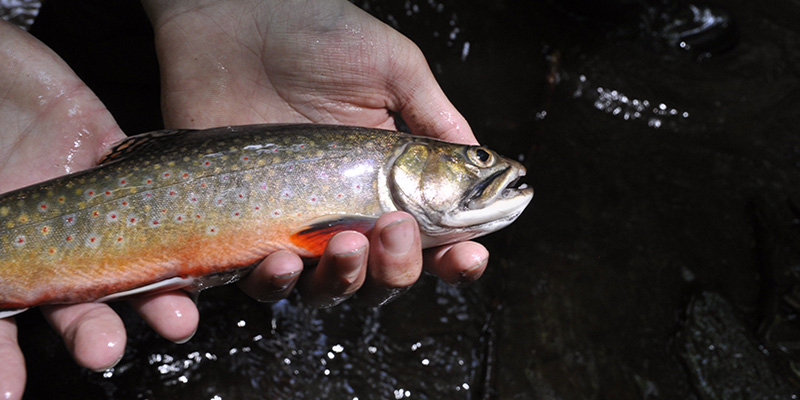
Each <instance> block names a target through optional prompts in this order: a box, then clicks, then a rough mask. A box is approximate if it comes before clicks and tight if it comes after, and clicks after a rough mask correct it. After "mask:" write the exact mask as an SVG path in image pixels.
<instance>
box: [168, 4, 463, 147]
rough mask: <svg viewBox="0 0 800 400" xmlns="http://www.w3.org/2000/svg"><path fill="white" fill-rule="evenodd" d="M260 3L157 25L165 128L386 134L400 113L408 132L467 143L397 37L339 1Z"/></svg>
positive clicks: (415, 54) (216, 8) (423, 68)
mask: <svg viewBox="0 0 800 400" xmlns="http://www.w3.org/2000/svg"><path fill="white" fill-rule="evenodd" d="M265 4H267V3H265V2H247V1H245V2H221V3H219V4H214V5H212V6H208V7H204V8H195V9H191V10H185V11H182V12H180V13H176V14H173V15H172V16H171V17H170V18H164V19H162V20H160V21H155V23H154V25H155V29H156V41H157V48H158V51H159V61H160V62H161V68H162V81H163V82H164V86H163V88H162V93H163V96H164V106H165V120H166V123H167V125H169V126H173V127H187V126H191V127H209V126H215V125H223V124H244V123H257V122H314V123H338V124H350V125H361V126H370V127H377V128H387V129H391V128H393V126H394V117H393V112H397V113H399V114H401V115H402V116H403V118H404V119H405V120H406V122H408V123H409V126H410V127H411V128H412V130H414V131H415V133H419V134H428V135H431V136H437V137H441V138H444V139H450V140H453V141H461V142H474V137H473V136H472V133H471V131H469V127H468V126H467V124H466V122H465V121H464V120H463V118H461V116H460V115H458V114H457V113H455V112H453V111H454V110H452V105H451V104H450V103H449V102H448V101H447V100H446V98H445V97H444V95H443V94H442V93H441V90H439V89H438V86H437V85H435V82H433V77H432V75H431V74H430V70H429V69H428V67H427V64H426V63H425V60H424V58H423V56H422V54H421V53H420V51H419V50H418V49H417V47H416V46H414V45H413V44H412V43H411V42H410V41H409V40H408V39H406V38H405V37H403V36H402V35H400V34H399V33H397V32H396V31H394V30H392V29H391V28H389V27H388V26H386V25H384V24H383V23H381V22H379V21H377V20H375V19H373V18H369V17H368V16H367V15H366V14H365V13H364V12H363V11H361V10H360V9H358V8H356V7H355V6H353V5H351V4H350V3H348V2H346V1H343V2H336V1H327V2H307V3H305V4H304V5H305V6H303V7H298V6H297V5H296V4H292V5H291V6H284V5H282V4H277V5H276V4H274V3H270V4H271V6H267V5H265ZM198 36H199V37H200V38H198ZM204 37H205V38H207V40H204ZM423 86H424V87H426V89H427V88H430V87H435V88H436V90H419V89H420V88H421V87H423Z"/></svg>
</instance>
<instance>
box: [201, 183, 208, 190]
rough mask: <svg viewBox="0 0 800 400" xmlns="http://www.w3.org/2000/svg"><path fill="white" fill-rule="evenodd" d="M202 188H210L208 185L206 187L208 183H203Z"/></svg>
mask: <svg viewBox="0 0 800 400" xmlns="http://www.w3.org/2000/svg"><path fill="white" fill-rule="evenodd" d="M200 187H201V188H203V189H205V188H207V187H208V185H206V183H205V182H203V183H201V184H200Z"/></svg>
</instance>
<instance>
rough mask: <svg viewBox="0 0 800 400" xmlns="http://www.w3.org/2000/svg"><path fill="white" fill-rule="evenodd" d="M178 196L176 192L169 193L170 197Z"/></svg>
mask: <svg viewBox="0 0 800 400" xmlns="http://www.w3.org/2000/svg"><path fill="white" fill-rule="evenodd" d="M176 194H177V193H175V192H169V195H170V196H175V195H176Z"/></svg>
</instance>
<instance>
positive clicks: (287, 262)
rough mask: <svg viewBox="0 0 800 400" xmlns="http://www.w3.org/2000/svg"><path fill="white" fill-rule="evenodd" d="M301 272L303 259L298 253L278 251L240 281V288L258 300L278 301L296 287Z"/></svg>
mask: <svg viewBox="0 0 800 400" xmlns="http://www.w3.org/2000/svg"><path fill="white" fill-rule="evenodd" d="M301 272H303V260H301V259H300V257H299V256H298V255H297V254H295V253H292V252H291V251H286V250H282V251H277V252H275V253H272V254H270V255H269V256H267V258H266V259H264V261H262V262H261V263H259V265H258V266H256V268H254V269H253V271H251V272H250V274H248V275H247V276H246V277H244V278H243V279H242V280H241V281H239V288H240V289H242V291H244V292H245V293H247V295H248V296H250V297H252V298H254V299H256V300H258V301H263V302H274V301H278V300H281V299H284V298H286V296H288V295H289V293H290V292H291V291H292V289H294V287H295V285H296V284H297V280H298V278H299V277H300V273H301Z"/></svg>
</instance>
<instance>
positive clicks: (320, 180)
mask: <svg viewBox="0 0 800 400" xmlns="http://www.w3.org/2000/svg"><path fill="white" fill-rule="evenodd" d="M298 129H300V131H299V132H285V131H283V132H281V134H280V135H275V134H274V133H272V132H268V133H264V134H253V135H248V136H245V137H234V138H221V137H220V136H222V135H221V134H223V133H222V132H207V133H205V134H197V135H193V136H188V135H178V136H163V137H155V138H153V139H152V140H151V141H150V142H148V144H147V146H146V148H140V149H138V150H137V152H136V153H135V157H128V158H123V159H121V160H119V161H116V162H114V163H113V164H110V165H107V166H105V167H104V168H103V169H102V173H98V171H99V170H89V171H85V172H83V173H79V174H76V175H73V176H69V177H67V178H63V179H59V180H57V181H54V182H52V183H49V184H47V185H44V186H43V187H38V188H32V189H30V190H22V191H18V192H14V193H13V194H11V195H7V196H0V227H3V228H4V229H3V231H2V234H0V253H1V254H0V255H2V257H1V258H0V259H2V264H3V276H2V280H0V303H3V304H4V308H13V307H14V306H15V305H17V306H19V307H22V306H24V305H25V304H26V303H28V302H29V301H30V300H29V299H31V298H35V299H37V300H36V301H37V302H62V301H70V302H72V301H75V300H81V299H86V300H89V299H95V298H98V297H100V296H102V295H104V294H107V293H110V292H114V291H122V290H127V289H131V288H133V287H137V286H141V285H142V283H143V282H145V283H146V282H157V281H159V280H163V279H165V278H168V277H172V276H175V275H176V273H175V271H181V274H184V275H185V274H191V275H195V276H202V275H206V274H209V273H214V272H216V271H218V270H222V269H226V268H230V267H231V266H247V265H250V264H252V263H254V262H256V261H258V260H259V259H261V258H263V255H264V254H266V253H269V252H272V251H275V250H277V249H279V248H288V249H289V250H292V251H295V252H297V253H298V254H300V255H302V256H306V257H314V256H318V255H319V254H316V253H314V252H312V250H311V249H307V248H302V247H298V246H296V245H292V243H286V242H285V240H281V239H282V238H286V237H288V236H289V235H291V234H292V233H294V232H296V231H297V230H298V229H299V228H300V227H302V226H304V225H306V224H308V223H309V222H310V221H311V220H313V219H314V218H315V217H317V216H319V215H329V214H338V213H342V214H343V213H345V212H347V210H353V209H355V210H362V212H363V213H364V214H365V215H376V214H379V213H380V210H381V208H380V204H378V201H377V198H378V196H377V194H376V193H375V191H376V190H377V187H376V185H377V182H376V179H377V170H379V169H380V168H381V167H382V166H381V165H378V164H377V163H378V160H382V159H383V158H384V157H385V153H386V152H388V151H389V150H390V148H391V146H392V145H393V142H394V141H396V140H398V138H399V136H393V135H385V134H379V135H374V136H372V137H370V139H369V140H368V141H366V142H364V141H363V137H362V138H360V139H359V140H358V141H354V140H352V139H351V138H348V136H346V135H340V134H339V132H337V130H336V129H330V130H328V131H327V132H323V133H317V134H315V135H314V137H313V139H312V138H310V137H306V136H303V135H302V128H298ZM223 135H224V134H223ZM165 138H168V139H169V140H163V139H165ZM175 154H180V155H181V157H177V158H176V157H175ZM321 171H326V172H321ZM330 171H335V172H333V173H331V172H330ZM45 266H49V267H45ZM31 268H37V269H38V270H37V273H35V274H32V273H31V271H30V269H31ZM87 276H90V277H91V280H87V279H84V278H86V277H87ZM42 280H47V281H49V282H50V283H49V284H47V285H43V284H42ZM11 282H13V284H10V283H11ZM61 287H64V288H70V289H69V290H68V291H64V292H60V291H58V290H53V289H54V288H61Z"/></svg>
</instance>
